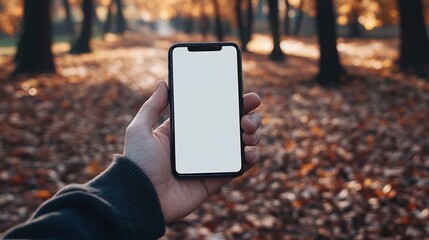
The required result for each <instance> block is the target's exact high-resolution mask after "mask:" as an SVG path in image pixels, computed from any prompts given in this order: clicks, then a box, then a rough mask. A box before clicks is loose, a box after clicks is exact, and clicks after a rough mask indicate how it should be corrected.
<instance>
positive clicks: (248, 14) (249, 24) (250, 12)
mask: <svg viewBox="0 0 429 240" xmlns="http://www.w3.org/2000/svg"><path fill="white" fill-rule="evenodd" d="M246 20H247V21H246V36H245V37H246V47H247V44H248V43H249V42H250V40H252V33H253V5H252V0H247V9H246Z"/></svg>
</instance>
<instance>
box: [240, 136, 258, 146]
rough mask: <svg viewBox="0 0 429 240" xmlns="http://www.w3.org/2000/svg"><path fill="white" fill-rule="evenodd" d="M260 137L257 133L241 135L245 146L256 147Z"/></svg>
mask: <svg viewBox="0 0 429 240" xmlns="http://www.w3.org/2000/svg"><path fill="white" fill-rule="evenodd" d="M259 140H260V136H259V134H258V133H254V134H246V133H243V142H244V144H245V145H246V146H256V145H258V143H259Z"/></svg>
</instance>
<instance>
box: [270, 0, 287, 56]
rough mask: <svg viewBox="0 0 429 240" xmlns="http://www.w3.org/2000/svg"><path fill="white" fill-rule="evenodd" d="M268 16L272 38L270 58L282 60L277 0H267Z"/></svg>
mask: <svg viewBox="0 0 429 240" xmlns="http://www.w3.org/2000/svg"><path fill="white" fill-rule="evenodd" d="M268 9H269V12H268V16H269V20H270V29H271V37H272V39H273V51H272V52H271V54H270V59H272V60H274V61H282V60H284V59H285V58H286V56H285V54H284V53H283V51H282V49H281V48H280V30H279V2H278V0H268Z"/></svg>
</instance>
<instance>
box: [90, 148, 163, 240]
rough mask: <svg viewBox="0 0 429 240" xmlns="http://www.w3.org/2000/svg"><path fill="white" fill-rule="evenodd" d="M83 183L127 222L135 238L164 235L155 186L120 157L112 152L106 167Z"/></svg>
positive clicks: (130, 163) (131, 164) (153, 237)
mask: <svg viewBox="0 0 429 240" xmlns="http://www.w3.org/2000/svg"><path fill="white" fill-rule="evenodd" d="M86 185H87V186H89V187H90V188H91V191H92V193H94V194H96V195H97V196H99V197H101V198H103V199H105V200H106V201H107V202H109V203H110V204H111V205H112V206H113V208H114V209H116V210H117V211H118V212H119V213H120V215H121V216H122V217H123V218H124V219H125V220H126V221H127V222H128V223H131V225H132V226H133V228H134V232H135V236H136V239H156V238H159V237H161V236H162V235H164V231H165V222H164V216H163V214H162V211H161V205H160V203H159V199H158V195H157V193H156V191H155V188H154V187H153V185H152V183H151V181H150V180H149V178H148V177H147V176H146V175H145V174H144V173H143V171H142V170H141V169H140V168H139V167H138V166H137V165H135V164H134V163H133V162H131V161H130V160H128V159H127V158H125V157H124V156H122V155H115V157H114V161H113V163H112V164H111V165H110V166H109V168H107V169H106V170H105V171H104V172H103V173H101V174H100V175H99V176H98V177H96V178H95V179H93V180H92V181H90V182H88V183H87V184H86Z"/></svg>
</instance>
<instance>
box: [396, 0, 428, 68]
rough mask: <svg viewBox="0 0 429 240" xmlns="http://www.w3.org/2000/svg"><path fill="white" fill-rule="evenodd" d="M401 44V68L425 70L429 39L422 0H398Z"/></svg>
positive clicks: (399, 62)
mask: <svg viewBox="0 0 429 240" xmlns="http://www.w3.org/2000/svg"><path fill="white" fill-rule="evenodd" d="M398 6H399V14H400V18H401V21H400V30H401V35H400V36H401V44H400V57H399V60H398V64H399V66H400V67H401V69H407V68H414V69H415V70H417V71H421V70H423V68H424V67H427V66H428V63H429V41H428V37H427V33H426V27H425V23H424V18H423V7H422V2H421V0H398Z"/></svg>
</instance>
